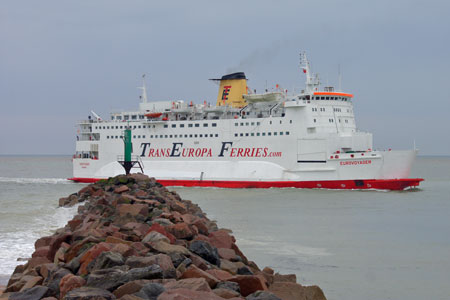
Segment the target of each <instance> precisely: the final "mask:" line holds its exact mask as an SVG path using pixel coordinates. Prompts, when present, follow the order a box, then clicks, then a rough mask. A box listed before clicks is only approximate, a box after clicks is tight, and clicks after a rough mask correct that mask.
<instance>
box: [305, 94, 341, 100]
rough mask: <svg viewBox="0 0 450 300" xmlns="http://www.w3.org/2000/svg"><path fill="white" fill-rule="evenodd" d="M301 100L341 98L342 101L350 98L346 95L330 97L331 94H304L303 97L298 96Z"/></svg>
mask: <svg viewBox="0 0 450 300" xmlns="http://www.w3.org/2000/svg"><path fill="white" fill-rule="evenodd" d="M298 98H299V99H301V100H341V101H347V100H348V98H346V97H330V96H328V97H327V96H312V97H311V96H309V95H307V96H303V97H298Z"/></svg>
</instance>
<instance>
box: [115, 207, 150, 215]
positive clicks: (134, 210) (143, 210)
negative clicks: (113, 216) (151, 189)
mask: <svg viewBox="0 0 450 300" xmlns="http://www.w3.org/2000/svg"><path fill="white" fill-rule="evenodd" d="M117 211H118V212H119V215H121V216H124V215H126V214H130V215H132V216H137V215H143V216H147V215H148V206H147V205H145V204H119V205H117Z"/></svg>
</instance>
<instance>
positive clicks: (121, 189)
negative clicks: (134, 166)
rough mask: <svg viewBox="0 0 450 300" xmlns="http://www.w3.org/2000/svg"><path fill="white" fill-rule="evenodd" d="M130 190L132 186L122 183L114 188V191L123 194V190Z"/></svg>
mask: <svg viewBox="0 0 450 300" xmlns="http://www.w3.org/2000/svg"><path fill="white" fill-rule="evenodd" d="M129 190H130V188H129V187H127V186H126V185H121V186H119V187H117V188H115V189H114V193H116V194H122V193H123V192H128V191H129Z"/></svg>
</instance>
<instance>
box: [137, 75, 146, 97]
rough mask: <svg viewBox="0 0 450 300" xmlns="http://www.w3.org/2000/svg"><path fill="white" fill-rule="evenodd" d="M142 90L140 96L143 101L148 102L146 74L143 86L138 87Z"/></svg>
mask: <svg viewBox="0 0 450 300" xmlns="http://www.w3.org/2000/svg"><path fill="white" fill-rule="evenodd" d="M138 89H141V90H142V95H141V96H140V97H139V98H141V99H142V103H147V89H146V87H145V74H143V75H142V87H138Z"/></svg>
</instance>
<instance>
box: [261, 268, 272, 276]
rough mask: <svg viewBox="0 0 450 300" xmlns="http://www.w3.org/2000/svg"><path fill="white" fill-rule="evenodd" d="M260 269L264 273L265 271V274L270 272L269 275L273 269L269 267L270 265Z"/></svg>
mask: <svg viewBox="0 0 450 300" xmlns="http://www.w3.org/2000/svg"><path fill="white" fill-rule="evenodd" d="M262 271H263V272H264V273H267V274H270V275H273V274H274V270H273V269H272V268H270V267H265V268H264V269H263V270H262Z"/></svg>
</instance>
